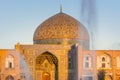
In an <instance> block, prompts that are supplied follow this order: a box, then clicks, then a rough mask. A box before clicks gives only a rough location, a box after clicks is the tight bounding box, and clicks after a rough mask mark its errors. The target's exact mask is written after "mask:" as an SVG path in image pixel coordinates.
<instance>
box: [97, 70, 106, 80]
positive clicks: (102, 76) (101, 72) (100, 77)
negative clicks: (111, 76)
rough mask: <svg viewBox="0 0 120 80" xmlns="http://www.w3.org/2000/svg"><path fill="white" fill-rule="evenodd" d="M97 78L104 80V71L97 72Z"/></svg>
mask: <svg viewBox="0 0 120 80" xmlns="http://www.w3.org/2000/svg"><path fill="white" fill-rule="evenodd" d="M97 76H98V80H105V71H104V70H99V71H98V74H97Z"/></svg>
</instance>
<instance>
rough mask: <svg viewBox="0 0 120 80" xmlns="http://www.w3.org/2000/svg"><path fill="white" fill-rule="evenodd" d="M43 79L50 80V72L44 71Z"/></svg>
mask: <svg viewBox="0 0 120 80" xmlns="http://www.w3.org/2000/svg"><path fill="white" fill-rule="evenodd" d="M42 80H50V74H49V73H43V74H42Z"/></svg>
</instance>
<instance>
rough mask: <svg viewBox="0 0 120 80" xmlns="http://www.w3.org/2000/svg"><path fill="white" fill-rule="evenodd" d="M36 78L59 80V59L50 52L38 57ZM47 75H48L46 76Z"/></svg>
mask: <svg viewBox="0 0 120 80" xmlns="http://www.w3.org/2000/svg"><path fill="white" fill-rule="evenodd" d="M35 71H36V80H46V79H47V80H58V59H57V57H56V56H55V55H53V54H52V53H50V52H44V53H42V54H40V55H39V56H37V57H36V62H35ZM45 76H46V77H45Z"/></svg>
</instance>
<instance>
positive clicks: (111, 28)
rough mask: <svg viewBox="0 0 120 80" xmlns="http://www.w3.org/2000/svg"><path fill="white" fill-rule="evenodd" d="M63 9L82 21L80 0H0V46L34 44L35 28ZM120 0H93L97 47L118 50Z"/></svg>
mask: <svg viewBox="0 0 120 80" xmlns="http://www.w3.org/2000/svg"><path fill="white" fill-rule="evenodd" d="M60 4H62V7H63V12H64V13H66V14H69V15H71V16H72V17H74V18H76V19H77V20H78V21H81V18H80V15H81V10H80V9H81V0H0V49H13V48H14V46H15V44H17V43H18V42H20V44H33V34H34V31H35V29H36V28H37V27H38V25H40V24H41V23H42V22H43V21H45V20H46V19H48V18H49V17H51V16H53V15H55V14H57V13H59V8H60ZM119 4H120V0H96V12H97V26H96V29H97V33H96V35H97V36H96V37H95V40H96V41H95V42H96V43H95V46H94V47H95V49H96V50H115V49H119V50H120V9H119V8H120V5H119Z"/></svg>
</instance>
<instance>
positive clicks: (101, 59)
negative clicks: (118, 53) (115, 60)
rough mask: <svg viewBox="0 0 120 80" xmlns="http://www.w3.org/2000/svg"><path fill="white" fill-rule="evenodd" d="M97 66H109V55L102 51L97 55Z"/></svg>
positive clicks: (110, 60)
mask: <svg viewBox="0 0 120 80" xmlns="http://www.w3.org/2000/svg"><path fill="white" fill-rule="evenodd" d="M97 63H98V64H97V68H111V67H112V58H111V56H110V55H109V54H108V53H106V52H104V53H103V54H101V55H99V56H97Z"/></svg>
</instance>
